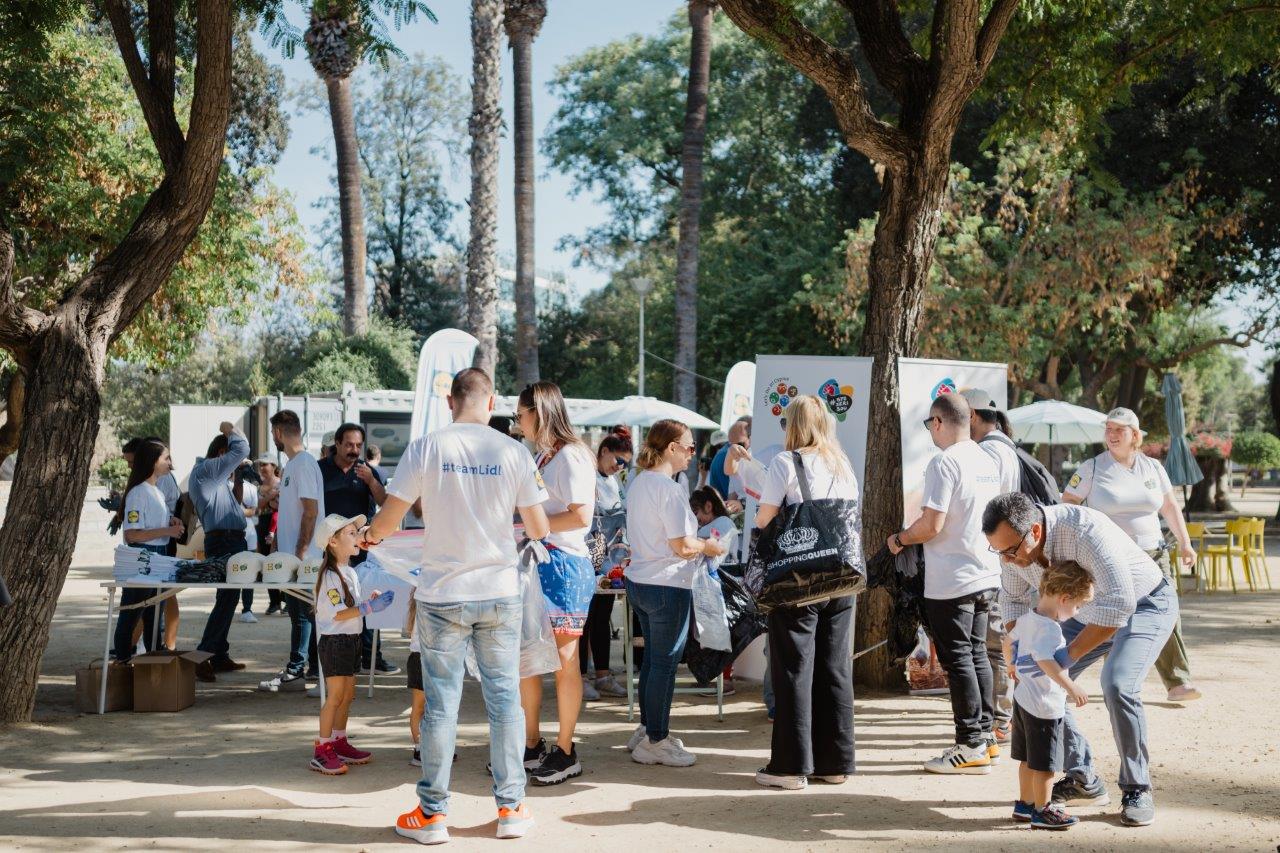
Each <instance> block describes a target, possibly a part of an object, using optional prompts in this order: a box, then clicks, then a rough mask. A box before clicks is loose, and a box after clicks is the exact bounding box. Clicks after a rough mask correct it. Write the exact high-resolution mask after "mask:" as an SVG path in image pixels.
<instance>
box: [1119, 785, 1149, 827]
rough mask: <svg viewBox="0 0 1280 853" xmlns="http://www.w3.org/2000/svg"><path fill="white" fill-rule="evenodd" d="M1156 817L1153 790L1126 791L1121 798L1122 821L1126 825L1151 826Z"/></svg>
mask: <svg viewBox="0 0 1280 853" xmlns="http://www.w3.org/2000/svg"><path fill="white" fill-rule="evenodd" d="M1155 819H1156V801H1155V798H1154V797H1152V796H1151V791H1149V790H1142V791H1125V792H1124V796H1123V797H1121V798H1120V822H1121V823H1123V824H1124V825H1125V826H1149V825H1150V824H1152V823H1154V822H1155Z"/></svg>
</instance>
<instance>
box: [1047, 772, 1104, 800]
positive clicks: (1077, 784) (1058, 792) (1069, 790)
mask: <svg viewBox="0 0 1280 853" xmlns="http://www.w3.org/2000/svg"><path fill="white" fill-rule="evenodd" d="M1053 802H1055V803H1058V804H1059V805H1063V806H1105V805H1108V804H1110V803H1111V795H1110V794H1108V793H1107V786H1106V784H1105V783H1104V782H1103V781H1102V780H1101V779H1097V778H1095V779H1094V780H1093V782H1091V783H1089V784H1087V785H1086V784H1085V783H1084V782H1081V781H1080V780H1079V779H1077V778H1076V777H1074V776H1063V777H1062V778H1061V779H1059V780H1058V781H1057V782H1055V783H1054V785H1053Z"/></svg>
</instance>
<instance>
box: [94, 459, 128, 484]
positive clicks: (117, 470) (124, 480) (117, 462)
mask: <svg viewBox="0 0 1280 853" xmlns="http://www.w3.org/2000/svg"><path fill="white" fill-rule="evenodd" d="M98 482H99V483H101V484H102V485H104V486H106V487H107V489H108V490H109V491H112V492H123V491H124V487H125V486H126V485H128V483H129V463H128V462H126V461H124V457H123V456H112V457H111V458H110V459H107V460H106V461H105V462H103V463H102V464H101V465H99V466H98Z"/></svg>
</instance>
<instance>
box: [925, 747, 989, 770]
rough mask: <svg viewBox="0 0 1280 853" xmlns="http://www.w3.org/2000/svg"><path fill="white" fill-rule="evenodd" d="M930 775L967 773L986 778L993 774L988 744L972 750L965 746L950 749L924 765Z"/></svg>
mask: <svg viewBox="0 0 1280 853" xmlns="http://www.w3.org/2000/svg"><path fill="white" fill-rule="evenodd" d="M924 769H925V770H928V771H929V772H930V773H967V774H969V775H973V776H984V775H986V774H988V773H990V772H991V757H990V756H989V755H987V742H986V741H985V740H984V741H983V742H982V743H980V744H979V745H978V746H976V747H973V748H972V749H970V748H969V747H967V746H965V745H964V744H960V743H958V744H956V745H955V746H952V747H948V748H947V750H946V751H945V752H943V753H942V755H939V756H938V757H937V758H930V759H929V760H928V761H926V762H925V763H924Z"/></svg>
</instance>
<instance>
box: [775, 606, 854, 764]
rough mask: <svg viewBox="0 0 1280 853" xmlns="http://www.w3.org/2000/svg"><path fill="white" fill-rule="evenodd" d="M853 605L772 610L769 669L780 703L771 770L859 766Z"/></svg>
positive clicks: (778, 705)
mask: <svg viewBox="0 0 1280 853" xmlns="http://www.w3.org/2000/svg"><path fill="white" fill-rule="evenodd" d="M853 603H854V599H853V598H852V597H845V598H836V599H832V600H831V601H828V602H826V603H824V604H811V605H809V606H808V607H779V608H776V609H774V610H771V611H770V612H769V668H770V671H771V674H772V676H773V692H774V696H775V701H776V703H777V707H776V709H775V712H774V721H773V744H772V750H771V752H770V755H769V765H768V767H767V768H766V769H767V771H768V772H769V773H776V774H779V775H783V776H809V775H814V774H816V775H818V776H839V775H842V774H847V773H852V772H854V765H855V761H854V743H853V656H852V652H853V645H852V638H851V634H852V633H853Z"/></svg>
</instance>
